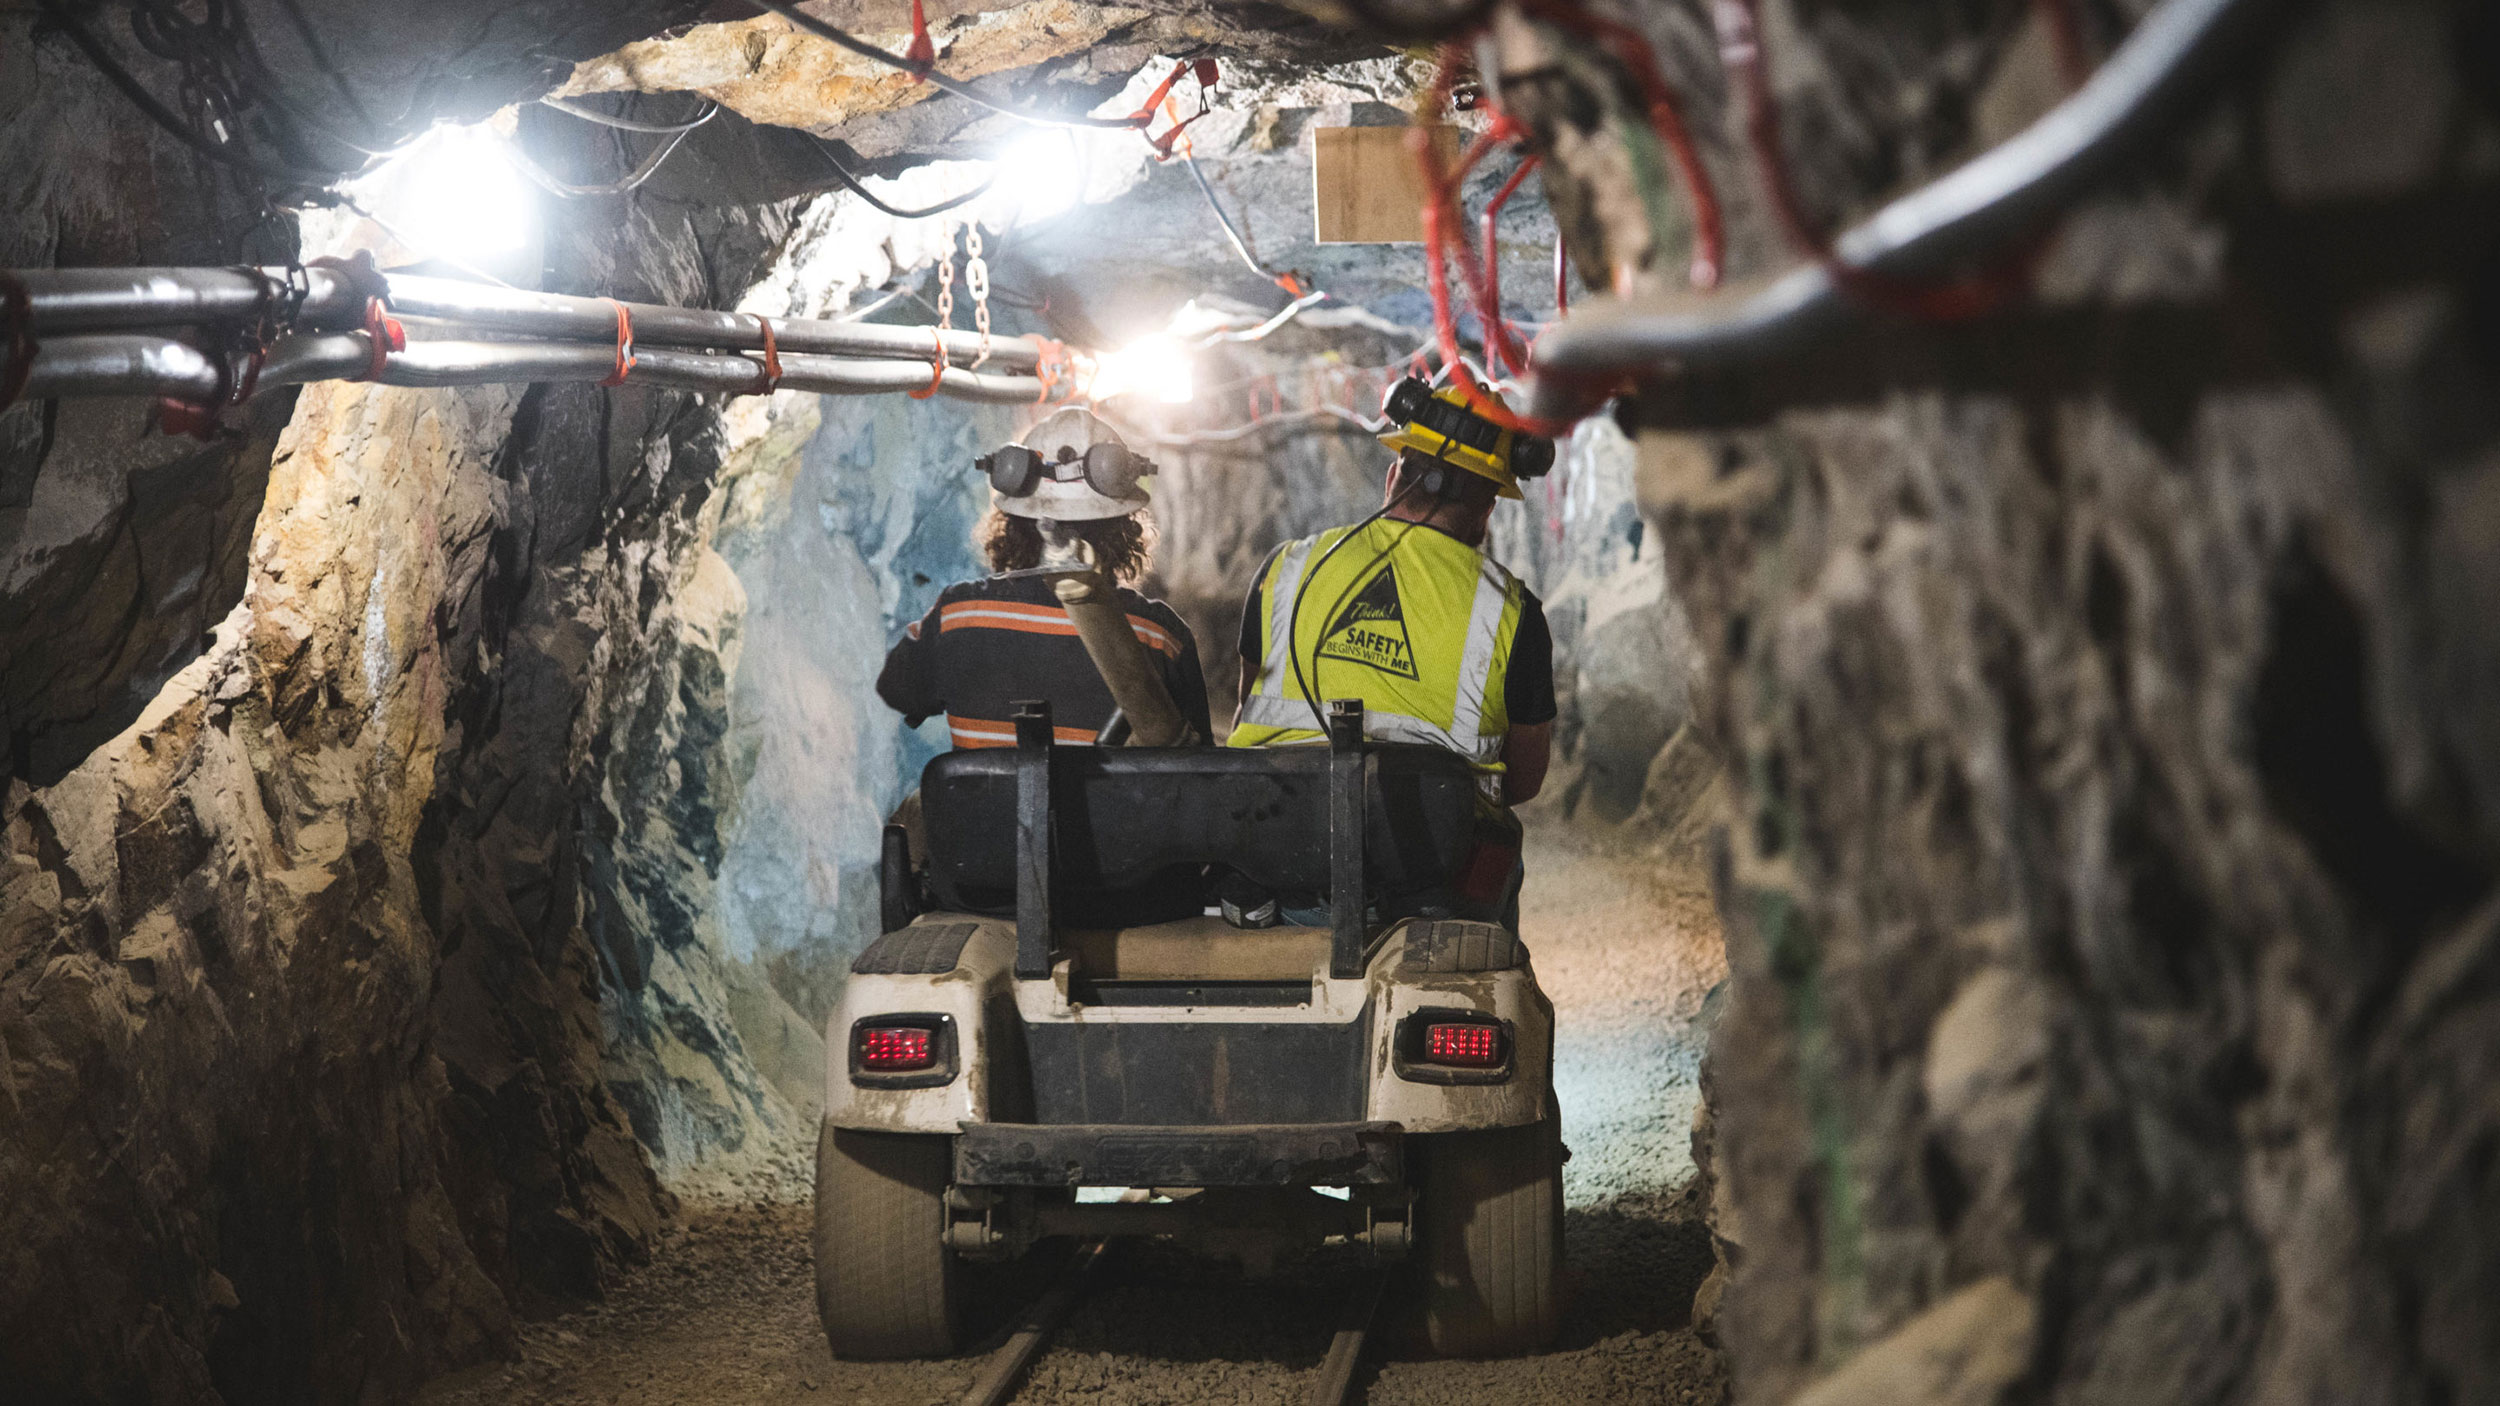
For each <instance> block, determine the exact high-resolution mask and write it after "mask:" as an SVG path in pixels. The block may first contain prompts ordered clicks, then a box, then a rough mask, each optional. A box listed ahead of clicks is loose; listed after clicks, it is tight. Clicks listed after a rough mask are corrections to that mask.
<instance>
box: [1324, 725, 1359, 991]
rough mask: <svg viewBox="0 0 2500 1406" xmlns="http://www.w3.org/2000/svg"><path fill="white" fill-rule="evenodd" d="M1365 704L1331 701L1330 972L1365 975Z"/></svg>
mask: <svg viewBox="0 0 2500 1406" xmlns="http://www.w3.org/2000/svg"><path fill="white" fill-rule="evenodd" d="M1363 800H1364V797H1363V700H1362V699H1360V698H1332V699H1330V700H1328V917H1329V927H1330V931H1329V935H1328V974H1329V975H1330V976H1331V977H1335V978H1337V979H1339V980H1344V979H1346V978H1349V977H1357V976H1361V975H1362V974H1363V946H1364V941H1363V939H1364V937H1365V933H1364V931H1363V908H1364V899H1363Z"/></svg>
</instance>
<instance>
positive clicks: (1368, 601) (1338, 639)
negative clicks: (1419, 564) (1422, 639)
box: [1319, 563, 1416, 679]
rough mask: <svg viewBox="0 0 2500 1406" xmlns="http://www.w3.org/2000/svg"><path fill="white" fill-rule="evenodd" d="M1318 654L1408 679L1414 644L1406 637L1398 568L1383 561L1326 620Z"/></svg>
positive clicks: (1411, 671) (1411, 666)
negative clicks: (1339, 608) (1345, 603)
mask: <svg viewBox="0 0 2500 1406" xmlns="http://www.w3.org/2000/svg"><path fill="white" fill-rule="evenodd" d="M1319 653H1320V657H1321V658H1323V659H1342V660H1345V661H1346V662H1347V663H1349V664H1361V665H1363V666H1365V667H1367V668H1373V669H1378V670H1379V671H1381V672H1382V673H1384V674H1395V675H1397V676H1398V677H1400V678H1407V679H1412V678H1415V677H1416V674H1415V647H1414V645H1413V644H1412V642H1410V641H1409V640H1408V639H1407V636H1406V609H1405V606H1404V605H1403V604H1402V603H1401V602H1400V601H1399V599H1398V570H1397V566H1396V565H1395V564H1394V563H1388V564H1384V565H1383V566H1382V567H1381V568H1380V574H1379V575H1377V576H1374V577H1373V578H1372V579H1371V580H1369V581H1368V582H1365V583H1364V585H1363V589H1362V590H1361V591H1360V592H1358V593H1356V595H1355V597H1354V599H1353V600H1352V601H1350V602H1348V603H1347V605H1346V608H1345V609H1344V610H1343V611H1341V612H1339V613H1338V615H1337V618H1336V619H1334V620H1331V621H1329V622H1328V633H1327V636H1326V637H1325V638H1324V639H1323V640H1322V641H1321V642H1320V647H1319Z"/></svg>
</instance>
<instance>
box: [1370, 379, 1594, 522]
mask: <svg viewBox="0 0 2500 1406" xmlns="http://www.w3.org/2000/svg"><path fill="white" fill-rule="evenodd" d="M1380 413H1381V415H1382V416H1383V417H1384V418H1386V419H1387V420H1388V422H1389V428H1388V429H1387V430H1386V431H1384V432H1382V434H1381V436H1380V442H1381V443H1382V444H1385V445H1387V446H1389V447H1390V448H1391V449H1412V450H1414V451H1416V452H1417V453H1419V454H1425V455H1429V456H1431V457H1432V458H1435V459H1438V460H1440V461H1442V462H1443V463H1447V464H1455V465H1457V466H1458V467H1460V468H1462V469H1465V470H1466V471H1467V472H1469V473H1471V474H1475V475H1478V476H1479V477H1482V478H1489V479H1491V480H1493V484H1494V486H1495V487H1496V488H1499V489H1500V490H1501V493H1502V496H1503V497H1505V498H1517V497H1520V496H1522V495H1521V494H1520V492H1519V480H1520V479H1522V478H1535V477H1538V476H1539V475H1541V474H1543V473H1545V472H1546V471H1547V470H1548V469H1551V468H1553V467H1554V442H1553V441H1552V440H1550V439H1546V438H1544V437H1542V436H1539V435H1532V434H1529V433H1527V432H1526V431H1524V430H1512V429H1505V428H1503V427H1502V426H1500V425H1497V424H1495V423H1494V422H1493V421H1491V420H1488V419H1486V418H1485V417H1484V416H1482V415H1480V414H1477V413H1476V411H1475V410H1474V409H1473V408H1472V407H1471V406H1469V405H1468V403H1467V395H1466V392H1464V391H1462V390H1460V389H1459V388H1458V387H1457V386H1455V385H1450V386H1443V387H1442V388H1441V389H1439V390H1437V391H1436V390H1434V389H1433V388H1432V387H1431V386H1429V385H1427V384H1425V382H1424V379H1423V378H1422V377H1420V376H1409V377H1406V378H1405V379H1404V380H1401V381H1399V382H1398V383H1397V384H1396V385H1394V386H1391V387H1390V388H1389V393H1388V395H1386V396H1384V397H1382V398H1381V402H1380Z"/></svg>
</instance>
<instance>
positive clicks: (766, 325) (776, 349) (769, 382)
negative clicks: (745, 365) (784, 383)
mask: <svg viewBox="0 0 2500 1406" xmlns="http://www.w3.org/2000/svg"><path fill="white" fill-rule="evenodd" d="M755 325H756V326H758V327H760V328H762V329H763V330H764V364H763V365H761V366H759V367H757V368H755V379H754V380H753V381H750V382H748V383H747V388H746V389H745V390H742V391H733V392H731V394H733V395H771V394H772V393H773V392H774V391H777V390H779V389H781V347H780V344H779V342H778V341H777V340H776V339H775V338H774V336H773V320H772V319H771V318H769V317H766V316H764V315H763V314H762V313H760V312H759V313H757V314H756V315H755Z"/></svg>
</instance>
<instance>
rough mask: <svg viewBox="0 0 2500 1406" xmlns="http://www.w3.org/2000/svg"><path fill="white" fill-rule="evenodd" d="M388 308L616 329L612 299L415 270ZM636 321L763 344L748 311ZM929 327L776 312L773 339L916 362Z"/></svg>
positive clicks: (1011, 357)
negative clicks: (782, 315)
mask: <svg viewBox="0 0 2500 1406" xmlns="http://www.w3.org/2000/svg"><path fill="white" fill-rule="evenodd" d="M391 309H392V311H394V312H405V313H408V314H410V315H412V316H417V317H439V318H442V319H444V320H445V321H448V322H458V323H462V324H464V325H467V326H471V327H480V328H486V329H489V330H494V331H504V332H528V333H534V334H536V335H538V336H542V337H570V338H578V339H581V340H584V341H588V340H593V339H606V338H613V337H614V336H615V335H616V306H615V304H613V303H611V302H609V301H608V300H607V299H605V298H576V297H572V296H570V295H568V294H563V293H533V292H529V291H526V290H523V289H516V288H492V287H488V286H486V285H484V284H479V283H463V282H461V281H460V280H458V279H451V278H425V277H420V276H418V275H415V274H393V275H391ZM625 312H626V315H627V316H628V317H629V318H631V319H632V321H633V325H634V344H635V345H636V346H641V345H643V344H645V343H658V344H661V345H666V346H683V347H734V348H740V349H748V350H761V349H762V348H763V345H764V333H763V329H762V328H761V327H760V326H759V325H758V324H757V322H756V319H755V315H754V314H753V313H743V312H714V311H711V310H709V309H706V308H672V307H662V306H660V305H658V304H655V303H627V304H626V305H625ZM932 330H933V329H931V328H927V327H898V326H894V325H891V324H887V323H875V322H867V323H862V322H826V321H822V320H820V319H816V318H799V317H794V318H788V319H784V318H778V317H777V318H774V319H773V334H774V340H775V341H776V342H778V343H779V344H780V347H781V349H782V350H783V351H784V352H815V353H819V354H821V355H825V356H893V357H910V356H915V355H916V356H918V357H919V358H920V359H921V361H922V364H924V365H925V364H927V362H928V358H929V357H930V355H931V354H932V353H933V352H934V350H935V346H934V345H933V343H932V340H931V335H930V334H931V332H932ZM938 335H939V336H940V337H943V338H944V340H945V345H946V355H947V357H948V359H949V360H955V361H970V360H972V359H973V358H974V357H976V356H979V355H980V354H981V338H980V335H979V334H978V333H973V332H954V331H949V332H944V333H939V334H938ZM1040 360H1041V348H1040V347H1038V346H1036V345H1035V344H1034V342H1033V340H1032V339H1031V338H1029V337H993V338H992V339H991V340H990V361H991V362H992V363H995V364H997V365H1001V366H1009V367H1014V368H1017V369H1019V370H1029V369H1030V368H1032V367H1033V366H1034V365H1036V364H1037V363H1039V362H1040Z"/></svg>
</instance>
